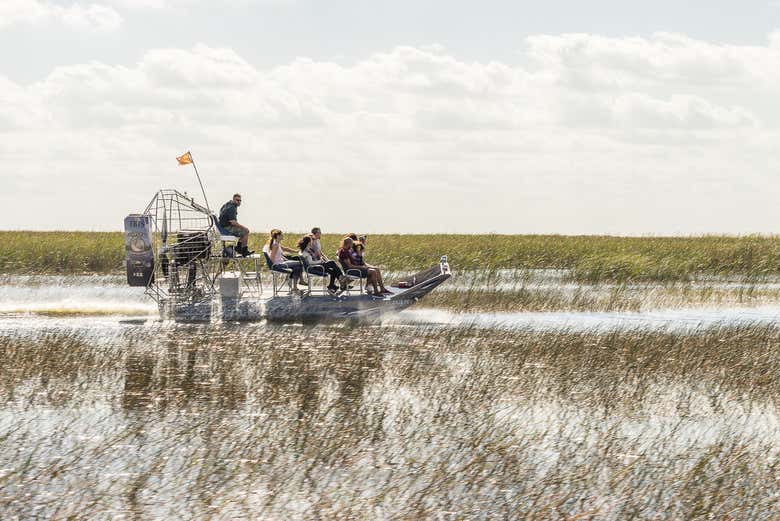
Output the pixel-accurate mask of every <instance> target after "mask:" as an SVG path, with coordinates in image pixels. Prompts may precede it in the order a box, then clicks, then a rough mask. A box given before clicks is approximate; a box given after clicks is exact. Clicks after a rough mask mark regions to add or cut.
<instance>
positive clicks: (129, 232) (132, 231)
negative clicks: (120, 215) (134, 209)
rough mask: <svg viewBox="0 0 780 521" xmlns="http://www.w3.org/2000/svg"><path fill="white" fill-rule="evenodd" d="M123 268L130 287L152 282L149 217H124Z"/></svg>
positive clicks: (133, 215)
mask: <svg viewBox="0 0 780 521" xmlns="http://www.w3.org/2000/svg"><path fill="white" fill-rule="evenodd" d="M125 267H126V269H127V283H128V284H129V285H130V286H143V287H146V286H148V285H149V284H150V283H152V282H153V281H154V251H152V216H151V215H148V214H130V215H128V216H127V217H125Z"/></svg>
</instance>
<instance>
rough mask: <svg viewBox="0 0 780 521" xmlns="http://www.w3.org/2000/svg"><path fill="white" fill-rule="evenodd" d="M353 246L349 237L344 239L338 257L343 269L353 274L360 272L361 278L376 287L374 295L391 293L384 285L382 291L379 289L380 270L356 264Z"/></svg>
mask: <svg viewBox="0 0 780 521" xmlns="http://www.w3.org/2000/svg"><path fill="white" fill-rule="evenodd" d="M353 245H354V243H353V241H352V239H351V238H349V237H344V239H343V240H342V241H341V247H340V248H339V251H338V257H339V262H341V267H342V268H344V271H345V272H347V270H349V271H351V272H359V273H360V276H361V277H363V278H364V279H366V281H367V282H368V283H369V284H371V285H372V286H373V287H374V295H381V294H382V293H390V291H388V290H387V289H386V288H385V287H384V285H382V287H381V289H380V288H379V287H378V284H379V280H380V277H381V274H380V273H379V270H378V269H376V268H373V267H371V268H369V267H368V266H365V265H359V264H356V261H357V260H358V259H357V258H356V257H355V256H354V250H353Z"/></svg>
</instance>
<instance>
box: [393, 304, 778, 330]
mask: <svg viewBox="0 0 780 521" xmlns="http://www.w3.org/2000/svg"><path fill="white" fill-rule="evenodd" d="M390 322H393V323H403V324H438V325H442V326H447V327H471V328H478V329H499V330H518V329H529V330H538V331H572V332H580V331H582V332H585V331H594V332H610V331H616V330H657V331H676V332H694V331H697V330H703V329H711V328H717V327H735V326H748V325H750V326H756V325H758V326H770V325H775V324H780V306H764V307H751V308H747V307H743V308H717V309H675V310H663V311H653V312H543V313H527V312H518V313H452V312H448V311H442V310H435V309H424V308H423V309H409V310H406V311H403V312H401V313H399V315H398V316H397V317H396V318H394V319H392V320H391V321H390Z"/></svg>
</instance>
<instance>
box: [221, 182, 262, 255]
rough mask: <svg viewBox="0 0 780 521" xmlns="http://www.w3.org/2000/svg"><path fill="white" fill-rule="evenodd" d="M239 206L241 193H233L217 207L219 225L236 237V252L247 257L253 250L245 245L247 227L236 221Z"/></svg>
mask: <svg viewBox="0 0 780 521" xmlns="http://www.w3.org/2000/svg"><path fill="white" fill-rule="evenodd" d="M239 206H241V194H233V198H232V199H231V200H230V201H228V202H226V203H225V204H223V205H222V208H220V209H219V225H220V226H221V227H222V228H224V229H225V231H227V232H228V233H229V234H230V235H235V236H236V237H238V238H239V239H238V246H236V253H238V254H240V255H243V256H244V257H249V256H250V255H252V254H253V253H254V252H253V251H250V250H249V248H248V247H247V244H248V243H249V228H247V227H246V226H244V225H243V224H241V223H239V222H238V207H239Z"/></svg>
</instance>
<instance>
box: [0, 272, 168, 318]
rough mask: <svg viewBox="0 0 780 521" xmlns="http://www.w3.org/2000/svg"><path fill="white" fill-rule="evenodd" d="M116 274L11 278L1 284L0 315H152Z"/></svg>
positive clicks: (151, 305) (151, 309)
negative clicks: (108, 275)
mask: <svg viewBox="0 0 780 521" xmlns="http://www.w3.org/2000/svg"><path fill="white" fill-rule="evenodd" d="M119 282H121V283H123V282H124V280H123V279H122V278H119V277H107V276H91V277H13V278H6V279H5V280H3V284H0V314H3V315H18V314H34V315H52V316H82V315H154V314H156V313H157V307H156V306H155V304H154V303H153V302H150V301H149V300H148V299H146V298H145V296H144V294H143V292H139V291H135V290H134V289H133V288H129V287H127V286H126V285H124V284H121V285H120V284H119Z"/></svg>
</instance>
